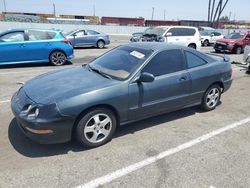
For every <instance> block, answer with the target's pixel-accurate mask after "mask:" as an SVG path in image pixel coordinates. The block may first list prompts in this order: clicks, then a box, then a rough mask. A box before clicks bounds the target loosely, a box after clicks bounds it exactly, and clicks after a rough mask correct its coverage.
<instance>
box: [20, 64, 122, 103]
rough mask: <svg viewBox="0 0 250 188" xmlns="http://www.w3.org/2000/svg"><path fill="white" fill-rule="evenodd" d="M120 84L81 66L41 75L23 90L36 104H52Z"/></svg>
mask: <svg viewBox="0 0 250 188" xmlns="http://www.w3.org/2000/svg"><path fill="white" fill-rule="evenodd" d="M118 83H119V81H117V80H111V79H108V78H105V77H103V76H102V75H99V74H98V73H96V72H92V71H89V70H88V69H87V68H86V67H82V66H79V67H76V68H69V69H63V70H60V71H55V72H50V73H46V74H43V75H40V76H38V77H35V78H33V79H31V80H30V81H28V82H27V83H26V84H25V85H24V86H23V88H24V90H25V93H26V94H27V96H28V97H29V98H30V99H31V100H33V101H34V102H36V103H39V104H51V103H57V102H59V101H61V100H64V99H66V98H71V97H74V96H77V95H81V94H84V93H88V92H91V91H94V90H99V89H103V88H106V87H110V86H112V85H115V84H118Z"/></svg>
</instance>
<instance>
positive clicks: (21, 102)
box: [11, 42, 232, 147]
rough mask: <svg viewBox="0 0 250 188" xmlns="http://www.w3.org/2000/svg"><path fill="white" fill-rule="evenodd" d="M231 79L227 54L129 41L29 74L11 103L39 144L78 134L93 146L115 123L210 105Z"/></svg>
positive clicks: (23, 127)
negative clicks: (80, 61)
mask: <svg viewBox="0 0 250 188" xmlns="http://www.w3.org/2000/svg"><path fill="white" fill-rule="evenodd" d="M231 84H232V67H231V63H230V62H229V59H228V58H226V57H220V56H214V55H213V56H212V55H207V54H204V53H201V52H198V51H196V50H194V49H190V48H187V47H183V46H175V45H167V44H164V43H147V42H143V43H131V44H127V45H123V46H120V47H117V48H115V49H113V50H111V51H109V52H107V53H105V54H104V55H102V56H100V57H99V58H97V59H95V60H94V61H92V62H91V63H89V64H86V65H83V66H77V67H72V68H69V69H64V70H59V71H56V72H51V73H47V74H44V75H41V76H38V77H36V78H33V79H32V80H30V81H28V82H26V83H25V84H24V85H23V86H22V88H21V89H19V91H18V92H17V93H15V94H14V96H13V97H12V102H11V107H12V111H13V113H14V115H15V117H16V120H17V122H18V125H19V127H20V129H21V130H22V131H23V133H24V134H25V135H26V136H27V137H29V138H31V139H33V140H35V141H37V142H39V143H44V144H52V143H62V142H67V141H69V140H71V139H72V138H73V137H75V138H76V139H77V140H78V142H79V143H80V144H82V145H84V146H87V147H97V146H100V145H102V144H105V143H107V142H108V141H110V140H111V138H112V137H113V135H114V132H115V130H116V127H117V126H119V125H124V124H128V123H130V122H134V121H138V120H141V119H145V118H148V117H151V116H155V115H159V114H162V113H166V112H171V111H175V110H179V109H183V108H187V107H191V106H196V105H200V106H201V107H202V108H203V109H204V110H205V111H210V110H214V109H215V108H216V106H217V105H218V104H220V99H221V94H222V93H224V92H226V91H227V90H228V89H229V88H230V86H231Z"/></svg>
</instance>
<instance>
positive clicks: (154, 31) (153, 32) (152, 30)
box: [144, 27, 166, 36]
mask: <svg viewBox="0 0 250 188" xmlns="http://www.w3.org/2000/svg"><path fill="white" fill-rule="evenodd" d="M165 31H166V29H164V28H160V27H158V28H150V29H147V30H146V31H145V33H144V34H148V35H158V36H162V35H163V34H164V33H165Z"/></svg>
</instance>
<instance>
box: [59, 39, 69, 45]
mask: <svg viewBox="0 0 250 188" xmlns="http://www.w3.org/2000/svg"><path fill="white" fill-rule="evenodd" d="M61 42H63V43H65V44H70V45H71V42H70V41H69V40H67V39H64V40H62V41H61Z"/></svg>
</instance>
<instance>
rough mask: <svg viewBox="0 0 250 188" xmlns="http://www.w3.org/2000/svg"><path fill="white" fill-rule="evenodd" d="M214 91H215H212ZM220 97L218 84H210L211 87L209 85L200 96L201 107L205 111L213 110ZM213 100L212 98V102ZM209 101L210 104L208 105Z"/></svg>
mask: <svg viewBox="0 0 250 188" xmlns="http://www.w3.org/2000/svg"><path fill="white" fill-rule="evenodd" d="M214 91H216V92H215V93H214ZM217 94H218V96H217ZM211 97H213V98H211ZM220 97H221V88H220V86H218V85H217V84H215V85H212V86H211V87H209V88H208V89H207V91H206V92H205V94H204V96H203V98H202V103H201V107H202V109H203V110H205V111H211V110H214V109H215V108H216V106H217V105H218V104H219V102H220ZM213 100H214V102H213ZM209 103H210V104H211V105H209Z"/></svg>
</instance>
